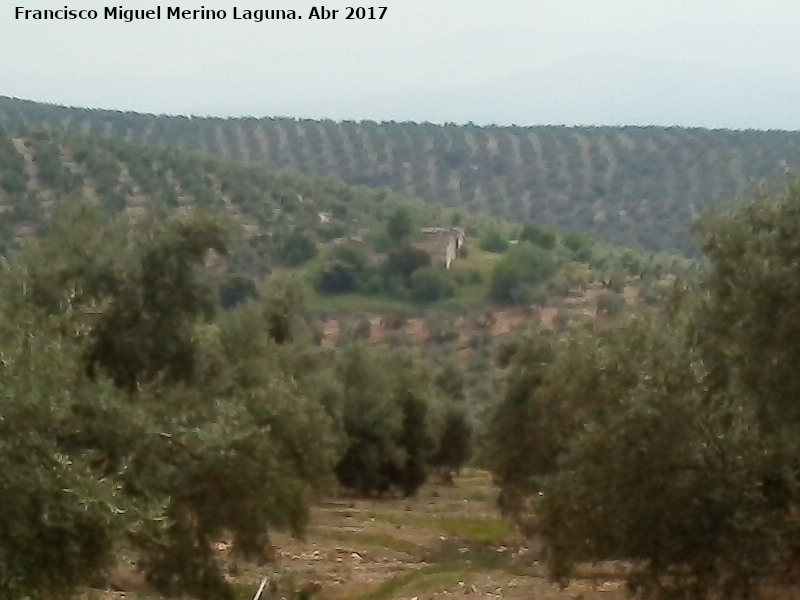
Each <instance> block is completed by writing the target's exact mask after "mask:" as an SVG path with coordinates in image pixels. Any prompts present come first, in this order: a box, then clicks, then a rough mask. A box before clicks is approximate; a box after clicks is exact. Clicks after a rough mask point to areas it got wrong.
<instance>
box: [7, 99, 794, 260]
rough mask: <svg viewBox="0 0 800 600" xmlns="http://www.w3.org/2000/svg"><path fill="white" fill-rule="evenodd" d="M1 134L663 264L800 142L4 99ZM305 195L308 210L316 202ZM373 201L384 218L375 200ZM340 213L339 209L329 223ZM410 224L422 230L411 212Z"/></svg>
mask: <svg viewBox="0 0 800 600" xmlns="http://www.w3.org/2000/svg"><path fill="white" fill-rule="evenodd" d="M0 122H2V123H3V124H4V125H5V126H6V128H7V129H8V130H9V131H10V132H13V133H18V132H20V131H21V130H22V129H23V128H25V127H28V128H31V127H34V128H47V129H49V130H52V131H61V130H63V129H64V128H69V129H70V130H72V131H73V132H87V131H88V132H90V133H91V134H93V135H94V136H96V137H99V134H100V133H102V135H103V136H104V137H105V136H108V137H111V138H113V139H114V140H126V141H128V142H132V143H134V144H137V145H140V146H151V147H166V148H169V149H170V151H171V152H173V153H174V151H175V150H176V149H177V150H182V151H187V150H188V151H198V150H202V151H203V152H204V153H205V154H209V155H212V156H216V157H217V158H221V159H224V160H225V161H227V162H231V161H240V160H242V159H243V158H244V149H245V148H246V149H247V153H246V158H247V161H248V162H251V163H255V164H260V165H264V166H269V167H270V168H279V169H281V170H284V171H287V172H289V171H291V172H295V173H304V174H306V175H307V176H314V177H319V176H323V175H324V176H328V177H336V178H340V179H342V180H344V181H347V182H348V183H350V184H351V185H359V186H371V187H374V188H380V189H381V190H387V189H388V190H393V191H394V192H395V193H402V194H406V195H413V196H417V197H420V198H423V199H424V200H425V201H427V202H428V203H430V204H434V205H437V206H442V205H443V206H449V207H453V208H456V209H459V211H462V212H453V213H451V214H450V215H449V218H448V219H446V220H444V221H441V222H448V223H453V224H456V219H459V222H463V221H465V220H468V219H467V218H466V217H464V216H463V214H462V213H463V211H464V210H467V209H468V210H470V211H472V212H483V213H488V214H492V215H494V216H496V217H501V218H504V219H507V220H509V221H512V222H515V223H525V222H528V221H530V220H535V221H536V222H537V223H538V224H540V225H541V226H543V227H548V228H552V229H558V230H567V231H576V232H581V233H584V234H588V235H590V236H591V237H592V238H595V239H602V240H604V241H606V242H609V243H613V244H616V245H620V246H627V247H639V248H646V249H649V250H651V251H659V252H668V251H675V250H678V251H681V252H683V253H696V252H697V246H696V245H695V244H694V241H693V239H692V236H691V234H690V232H689V227H688V226H689V224H690V223H691V222H692V220H693V219H694V211H695V210H700V211H702V210H704V208H707V207H708V206H709V205H710V204H711V203H712V202H714V201H716V200H717V199H718V198H726V199H733V198H740V197H742V196H744V195H745V194H748V193H749V192H750V190H751V187H752V185H753V182H759V181H762V180H764V179H774V180H776V181H778V182H782V181H785V180H786V171H785V165H787V164H788V165H790V166H791V165H796V164H800V150H799V149H800V144H798V135H800V134H798V133H797V132H779V131H769V132H766V131H744V132H743V131H724V130H714V131H711V130H703V129H684V128H677V127H673V128H660V127H569V128H568V127H562V126H536V127H519V126H511V127H496V126H490V127H476V126H474V125H462V126H458V125H454V124H449V125H434V124H432V123H374V122H369V121H364V122H360V123H341V122H337V121H332V120H321V121H314V120H299V121H298V120H295V119H289V118H286V119H282V118H264V119H252V118H248V119H197V118H195V119H186V118H182V117H168V116H154V115H141V114H134V113H119V112H114V111H101V110H82V109H74V108H64V107H58V106H49V105H48V106H45V105H41V104H36V103H32V102H24V101H22V100H17V99H12V98H0ZM354 140H358V141H359V143H353V141H354ZM445 140H446V141H445ZM362 142H363V143H362ZM89 152H90V154H93V153H92V152H91V151H89ZM37 154H38V153H37ZM78 158H82V156H79V157H78ZM94 158H97V157H94ZM2 160H3V159H2V156H0V161H2ZM125 162H127V161H125ZM79 163H80V164H81V165H83V164H84V161H83V160H80V161H79ZM108 168H111V165H110V164H107V165H106V166H105V169H108ZM128 170H129V171H130V172H131V174H132V176H133V178H134V179H135V180H136V183H137V184H138V185H139V187H140V188H142V189H144V190H145V193H147V194H149V193H150V191H149V190H150V189H154V188H156V187H159V186H158V185H157V180H158V176H154V175H153V171H152V170H150V171H149V173H150V174H149V175H148V169H147V168H146V167H145V168H144V169H143V168H141V166H139V165H137V164H136V163H135V162H133V163H131V165H130V166H128ZM15 172H16V173H20V171H15ZM59 172H63V171H59ZM434 173H435V174H436V176H435V177H434V176H432V174H434ZM87 175H89V177H87V181H88V180H90V178H91V179H95V178H96V177H95V173H87ZM49 176H50V175H49V172H48V177H49ZM9 179H10V183H9V185H10V186H11V188H12V189H14V190H17V193H19V192H20V190H21V191H24V188H25V185H26V183H27V182H26V179H27V178H26V177H14V176H10V178H9ZM192 179H193V178H191V177H181V189H182V190H185V191H186V192H187V193H189V194H190V195H191V196H192V197H193V198H194V197H195V196H196V197H197V198H198V199H199V200H201V201H202V202H203V203H204V204H203V206H207V207H208V206H211V205H213V203H214V202H215V198H214V197H213V196H214V195H213V194H209V193H208V191H209V190H208V189H206V190H205V191H204V190H203V188H202V185H197V183H193V182H192ZM195 179H197V181H199V182H202V179H199V178H195ZM239 179H243V178H239ZM55 180H56V181H59V182H63V184H64V185H66V186H69V185H73V184H72V178H68V177H66V178H63V179H62V178H60V177H59V176H58V175H56V177H55ZM105 181H106V182H108V180H107V179H106V180H105ZM4 182H6V179H5V174H3V175H0V185H2V183H4ZM454 182H458V185H454V184H453V183H454ZM242 183H243V182H242V181H239V180H237V178H232V180H231V181H226V185H225V187H224V188H223V189H224V191H225V192H228V191H229V189H230V191H231V193H232V194H234V193H235V195H236V196H237V197H242V198H244V197H249V198H252V199H261V198H262V197H263V196H262V195H260V194H258V193H254V191H253V190H252V189H248V186H247V185H242ZM123 187H124V186H123V185H118V184H117V183H116V182H114V183H113V185H111V186H109V189H107V190H104V192H103V194H102V195H101V197H103V198H104V199H105V198H108V201H109V204H114V205H116V204H118V203H119V200H120V199H121V200H122V202H121V204H122V206H123V207H124V204H125V199H126V195H127V191H126V190H124V189H123ZM106 192H108V193H106ZM297 192H298V190H295V193H287V194H282V197H283V198H284V199H285V200H286V205H287V208H292V209H295V210H297V211H298V212H299V213H301V214H302V213H303V210H304V207H302V206H298V205H297V204H295V203H292V202H290V199H294V198H296V194H297ZM301 193H302V195H303V198H304V200H305V201H307V200H308V199H309V198H311V197H314V198H315V199H316V198H317V196H316V195H313V194H310V193H305V192H301ZM381 193H384V194H385V192H381ZM375 200H376V202H375V205H376V206H378V205H379V204H378V202H379V201H380V196H378V195H376V196H375ZM217 201H218V200H217ZM210 203H211V204H210ZM237 203H238V201H237ZM321 210H325V211H328V210H330V208H323V209H321ZM345 211H346V209H344V208H342V207H337V209H336V212H334V217H339V216H342V215H341V213H342V212H345ZM390 214H391V210H390V211H388V212H386V213H385V214H383V215H380V216H379V219H380V223H381V225H380V226H381V228H383V227H384V226H385V225H386V223H387V218H388V215H390ZM412 214H414V216H415V218H416V217H417V214H418V213H417V212H416V211H415V212H413V213H412ZM419 222H421V223H422V222H426V220H424V219H422V218H420V219H419ZM309 225H311V223H309ZM340 227H342V221H339V220H336V219H334V220H333V221H332V222H331V223H328V224H326V225H324V226H323V227H320V230H321V232H330V231H333V230H335V229H337V228H340ZM315 228H316V226H315ZM347 228H349V224H347ZM309 231H310V229H309ZM340 235H341V234H340ZM333 237H337V236H335V235H334V236H333ZM324 239H332V238H331V237H328V238H324Z"/></svg>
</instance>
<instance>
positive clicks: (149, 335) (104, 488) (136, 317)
mask: <svg viewBox="0 0 800 600" xmlns="http://www.w3.org/2000/svg"><path fill="white" fill-rule="evenodd" d="M157 217H158V216H157V215H153V216H146V217H145V218H142V219H140V220H139V221H138V222H137V223H136V224H135V225H129V224H127V223H126V222H124V221H121V220H110V219H108V218H107V217H104V215H103V214H102V213H101V212H99V211H97V210H96V209H94V208H91V207H88V206H86V205H78V206H76V207H75V208H74V209H72V208H71V209H69V210H66V211H64V212H62V213H60V214H58V215H56V217H55V219H54V220H53V222H52V225H51V227H50V233H49V234H48V235H47V236H46V237H45V238H43V239H42V240H41V241H40V242H39V243H37V244H30V245H29V247H28V248H27V249H26V250H25V251H23V252H21V253H20V254H18V255H17V256H15V257H13V258H12V259H11V260H10V261H9V263H8V264H7V268H6V269H5V270H4V271H3V272H2V273H1V274H0V275H1V276H2V284H3V285H2V286H0V289H2V295H1V296H0V316H2V318H0V356H1V357H2V361H0V369H2V370H3V374H2V375H3V376H2V378H0V379H2V383H0V387H2V400H1V401H0V460H2V462H3V464H4V465H5V467H4V469H3V470H2V474H0V534H2V535H0V595H2V596H3V597H13V598H16V597H31V598H49V597H54V596H58V597H67V596H70V595H71V594H72V593H73V592H74V591H76V588H77V587H78V586H81V585H87V584H90V583H92V584H94V583H95V582H96V580H97V578H98V577H101V576H102V573H103V570H104V569H106V568H107V567H109V566H111V565H112V564H113V561H114V559H115V556H116V551H117V549H118V548H119V547H120V545H121V544H125V545H126V547H128V548H133V549H135V550H136V551H137V552H138V553H139V559H138V563H139V565H140V566H141V567H142V568H143V569H144V571H145V573H146V575H147V577H148V579H149V580H150V581H151V583H152V584H153V585H154V586H155V587H156V588H157V589H158V590H159V591H160V592H162V593H166V594H170V595H185V594H188V595H192V596H195V597H198V598H212V597H213V598H220V597H222V598H230V597H231V593H232V592H231V589H230V588H229V585H228V583H227V581H226V579H225V577H224V576H223V573H222V572H221V571H220V565H219V564H218V562H217V558H216V556H215V553H214V543H215V542H216V541H218V540H219V539H220V538H221V537H222V536H225V537H226V538H232V539H233V540H234V544H235V547H236V551H237V552H238V553H240V554H241V555H243V556H249V557H256V556H261V555H262V554H263V552H264V549H265V548H266V546H267V543H268V540H269V532H270V529H271V528H275V527H278V528H285V529H289V530H290V531H292V532H293V533H300V532H301V531H302V529H303V528H304V526H305V524H306V523H307V521H308V517H309V511H308V506H309V502H310V500H311V498H312V497H313V496H314V495H315V494H316V493H318V492H319V491H321V490H322V489H323V488H324V487H325V486H326V485H327V483H328V482H329V480H330V474H331V472H332V469H333V465H334V464H335V460H336V457H337V455H338V450H339V446H338V440H337V437H336V435H335V430H334V426H333V425H334V422H333V419H332V417H331V413H330V412H329V411H328V410H326V408H325V407H326V406H328V405H329V404H330V398H331V397H332V396H333V395H335V389H336V385H335V382H334V380H333V378H332V376H331V375H330V372H329V369H326V368H325V361H324V358H323V356H322V355H321V354H320V353H319V351H318V350H317V349H313V348H311V347H310V346H309V345H308V337H309V336H308V332H307V330H306V329H304V327H303V326H302V323H303V319H302V314H301V313H300V312H299V311H300V310H301V309H302V297H301V296H300V295H299V292H298V291H297V288H296V286H293V285H292V284H291V282H274V283H273V284H272V286H271V288H270V291H269V293H268V294H267V295H266V296H265V298H264V300H262V301H259V302H250V303H247V304H245V305H243V306H242V307H240V308H237V309H235V310H232V311H230V312H228V313H225V314H223V315H222V317H221V318H217V319H215V320H212V318H213V310H212V309H213V308H214V307H215V300H216V298H217V290H216V288H215V287H214V286H213V285H212V283H213V282H214V281H215V279H216V278H215V277H212V276H211V274H212V272H211V270H210V269H209V268H208V267H205V266H204V264H205V262H204V261H205V259H206V258H207V257H206V253H205V250H206V249H207V248H209V247H214V248H217V249H218V250H221V249H222V243H221V242H222V238H223V234H224V232H225V228H224V227H223V226H222V225H221V224H220V222H219V221H218V219H217V218H212V217H209V216H206V215H202V214H195V215H193V216H191V217H186V218H177V217H175V218H169V219H163V218H157ZM81 242H83V243H81ZM223 279H224V278H223ZM123 341H124V342H125V345H124V346H123V345H122V342H123ZM100 349H103V350H102V351H100ZM93 367H94V368H93ZM87 373H88V374H89V375H91V376H90V377H89V376H87Z"/></svg>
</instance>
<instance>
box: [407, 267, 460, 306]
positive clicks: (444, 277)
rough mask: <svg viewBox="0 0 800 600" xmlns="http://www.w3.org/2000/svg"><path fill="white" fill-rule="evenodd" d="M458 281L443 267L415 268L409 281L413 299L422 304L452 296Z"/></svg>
mask: <svg viewBox="0 0 800 600" xmlns="http://www.w3.org/2000/svg"><path fill="white" fill-rule="evenodd" d="M455 293H456V283H455V281H454V279H453V275H452V273H451V272H450V271H449V270H447V269H443V268H441V267H426V268H421V269H417V270H415V271H414V272H413V273H412V274H411V280H410V282H409V294H410V297H411V300H412V301H414V302H418V303H420V304H426V303H430V302H437V301H439V300H442V299H444V298H452V297H453V296H454V295H455Z"/></svg>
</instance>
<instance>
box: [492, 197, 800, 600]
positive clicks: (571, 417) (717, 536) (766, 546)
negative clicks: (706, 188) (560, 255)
mask: <svg viewBox="0 0 800 600" xmlns="http://www.w3.org/2000/svg"><path fill="white" fill-rule="evenodd" d="M699 241H700V243H701V245H702V247H703V249H704V251H705V253H706V255H707V257H708V259H709V268H708V271H707V276H706V278H705V280H704V281H703V282H702V283H700V284H698V285H697V288H696V289H687V288H682V287H680V286H677V287H676V290H675V292H674V293H673V297H672V298H671V299H670V300H669V301H668V302H667V306H666V307H665V308H664V309H663V310H662V311H661V312H659V313H656V314H654V315H651V316H646V317H642V318H638V319H634V320H632V321H630V322H629V323H628V324H626V325H625V326H622V327H620V328H618V329H616V330H613V331H611V332H605V333H595V332H593V331H589V330H587V331H577V332H574V333H573V334H572V335H571V336H569V337H566V338H561V339H559V338H555V337H550V336H547V335H545V334H544V333H542V334H541V335H537V336H535V337H533V338H531V339H529V340H527V341H526V342H524V343H520V344H519V345H517V346H516V347H513V348H510V349H509V350H510V351H509V352H506V354H505V356H504V359H505V363H504V364H505V366H506V367H508V369H509V375H508V379H507V391H506V394H505V397H504V398H503V399H502V401H501V402H500V403H499V405H498V407H497V409H496V411H495V413H494V417H493V421H492V423H491V426H490V437H491V442H490V446H491V452H490V462H491V463H492V468H493V471H494V474H495V477H496V480H497V482H498V483H499V485H500V488H501V495H500V504H501V507H502V508H503V509H504V510H505V511H506V512H508V513H510V514H513V515H515V516H517V517H518V518H521V519H531V518H533V519H536V520H537V521H538V526H537V527H535V528H534V529H535V530H536V531H538V532H540V533H544V534H545V535H546V538H547V540H548V542H549V544H548V560H549V564H550V567H551V571H552V575H553V576H554V577H555V578H556V579H559V580H561V581H565V580H566V579H568V578H569V577H570V576H571V574H572V573H573V572H574V568H575V566H576V565H577V564H578V563H580V562H583V561H597V560H625V561H628V562H629V564H630V571H629V575H628V582H629V584H630V586H631V588H632V590H633V591H634V592H637V593H639V594H642V595H644V596H647V597H653V598H698V599H699V598H707V597H727V598H731V597H747V596H748V595H750V594H752V593H753V592H756V591H758V590H760V589H763V588H764V586H765V585H769V584H775V583H781V582H791V581H793V579H792V577H793V575H794V573H796V568H797V566H798V564H799V563H798V559H800V546H799V545H798V542H797V540H798V533H800V520H798V516H797V515H798V508H800V485H799V484H800V459H799V458H798V457H800V436H798V435H797V432H798V429H799V428H800V410H799V409H798V403H797V398H798V396H800V346H798V344H797V339H798V338H797V336H798V334H800V313H798V311H799V310H800V308H798V307H800V260H798V257H800V184H796V185H795V186H793V187H791V188H790V190H789V191H788V193H787V194H785V195H784V196H782V197H779V198H778V197H775V196H769V195H762V196H760V197H759V198H757V200H756V201H755V202H754V203H753V204H752V205H750V206H747V207H745V208H743V209H740V210H738V211H735V212H732V213H724V214H714V215H712V216H709V217H707V218H706V219H705V220H704V221H703V223H702V224H701V227H700V228H699Z"/></svg>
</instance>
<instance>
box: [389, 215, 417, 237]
mask: <svg viewBox="0 0 800 600" xmlns="http://www.w3.org/2000/svg"><path fill="white" fill-rule="evenodd" d="M413 231H414V223H413V222H412V220H411V215H410V214H409V213H408V210H406V209H405V208H398V209H397V210H396V211H395V212H393V213H392V215H391V216H390V217H389V220H388V221H387V222H386V233H387V234H388V236H389V239H390V240H392V242H393V243H394V244H401V243H403V242H405V241H406V240H408V238H409V237H410V236H411V234H412V233H413Z"/></svg>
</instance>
